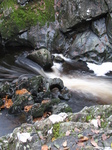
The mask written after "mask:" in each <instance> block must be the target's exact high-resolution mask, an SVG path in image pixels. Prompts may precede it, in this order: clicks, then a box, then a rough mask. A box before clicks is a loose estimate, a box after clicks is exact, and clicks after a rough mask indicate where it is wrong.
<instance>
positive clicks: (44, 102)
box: [42, 99, 50, 104]
mask: <svg viewBox="0 0 112 150" xmlns="http://www.w3.org/2000/svg"><path fill="white" fill-rule="evenodd" d="M49 102H50V100H48V99H47V100H43V101H42V104H46V103H49Z"/></svg>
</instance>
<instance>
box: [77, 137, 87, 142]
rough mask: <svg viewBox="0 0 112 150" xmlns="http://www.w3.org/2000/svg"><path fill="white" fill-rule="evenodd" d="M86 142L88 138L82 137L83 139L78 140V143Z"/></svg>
mask: <svg viewBox="0 0 112 150" xmlns="http://www.w3.org/2000/svg"><path fill="white" fill-rule="evenodd" d="M88 140H89V138H88V137H86V136H84V137H82V138H80V139H79V142H85V141H88Z"/></svg>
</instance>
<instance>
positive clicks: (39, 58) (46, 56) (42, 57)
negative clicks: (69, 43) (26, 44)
mask: <svg viewBox="0 0 112 150" xmlns="http://www.w3.org/2000/svg"><path fill="white" fill-rule="evenodd" d="M28 58H29V59H31V60H33V61H34V62H36V63H38V64H39V65H40V66H41V67H43V68H44V69H49V68H51V67H52V65H53V60H52V56H51V53H50V52H49V51H48V50H47V49H45V48H42V49H39V50H35V51H33V52H32V53H31V54H29V55H28Z"/></svg>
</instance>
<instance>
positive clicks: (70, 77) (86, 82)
mask: <svg viewBox="0 0 112 150" xmlns="http://www.w3.org/2000/svg"><path fill="white" fill-rule="evenodd" d="M18 55H19V53H16V54H14V55H13V54H6V55H5V56H4V57H2V58H1V59H0V68H1V71H0V81H1V82H3V81H4V80H6V81H7V80H8V81H10V80H12V79H13V80H14V79H16V78H18V77H19V78H20V77H23V76H28V77H32V76H35V75H36V74H37V73H36V72H35V71H32V68H31V66H30V65H29V68H28V67H27V68H26V69H25V67H22V66H20V65H18V64H16V63H15V60H17V58H18ZM57 55H58V54H55V56H57ZM59 56H60V57H62V58H63V59H64V60H65V62H64V64H63V63H56V62H54V65H53V67H52V71H51V72H45V75H46V76H47V77H50V78H55V77H56V78H57V77H58V78H61V79H62V80H63V82H64V85H65V86H66V87H67V88H68V89H70V91H71V94H72V97H71V99H70V100H69V101H68V104H69V105H70V107H71V108H72V110H73V112H78V111H80V110H81V109H82V108H83V107H85V106H92V105H98V104H112V90H111V87H112V76H111V75H110V76H107V75H106V73H107V72H108V71H109V70H110V71H111V70H112V63H110V62H106V63H104V64H101V65H95V64H92V63H83V62H78V63H77V62H75V61H73V60H70V59H68V58H65V57H64V56H62V55H59ZM33 68H34V70H35V68H36V65H35V64H34V67H33ZM90 70H92V71H90ZM25 121H26V120H25V118H24V115H23V116H19V117H18V116H10V115H9V114H7V111H6V110H2V111H1V112H0V136H3V135H5V134H7V133H10V132H12V130H13V129H14V128H15V127H17V126H18V125H20V124H21V123H23V122H25ZM4 124H5V125H4Z"/></svg>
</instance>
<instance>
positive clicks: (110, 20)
mask: <svg viewBox="0 0 112 150" xmlns="http://www.w3.org/2000/svg"><path fill="white" fill-rule="evenodd" d="M106 28H107V35H108V37H109V41H110V43H111V44H112V13H110V14H108V16H107V20H106Z"/></svg>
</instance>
